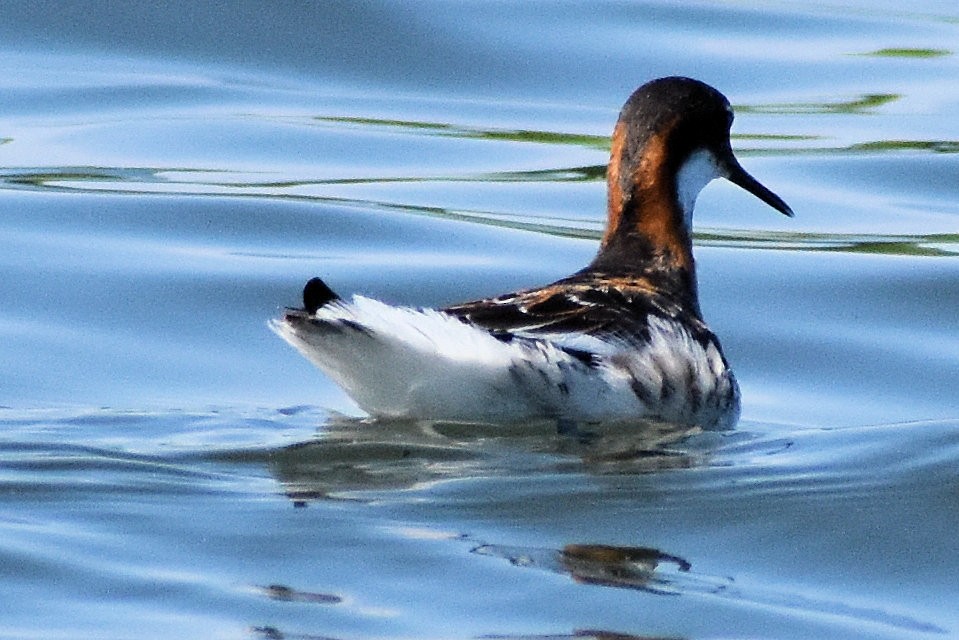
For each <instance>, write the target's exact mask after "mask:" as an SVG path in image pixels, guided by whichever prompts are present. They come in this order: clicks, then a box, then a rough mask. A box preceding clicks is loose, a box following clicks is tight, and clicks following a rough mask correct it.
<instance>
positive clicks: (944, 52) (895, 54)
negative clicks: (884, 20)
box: [858, 47, 952, 58]
mask: <svg viewBox="0 0 959 640" xmlns="http://www.w3.org/2000/svg"><path fill="white" fill-rule="evenodd" d="M858 55H863V56H874V57H878V58H941V57H943V56H950V55H952V51H949V50H948V49H911V48H899V47H891V48H887V49H879V50H877V51H870V52H869V53H861V54H858Z"/></svg>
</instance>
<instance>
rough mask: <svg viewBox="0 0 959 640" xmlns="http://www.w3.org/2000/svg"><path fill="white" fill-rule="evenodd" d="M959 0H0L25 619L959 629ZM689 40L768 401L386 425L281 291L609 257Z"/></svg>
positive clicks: (732, 260) (111, 629)
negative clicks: (672, 421) (656, 426)
mask: <svg viewBox="0 0 959 640" xmlns="http://www.w3.org/2000/svg"><path fill="white" fill-rule="evenodd" d="M957 53H959V9H957V8H956V7H955V3H953V2H945V1H936V0H924V1H922V2H920V3H918V4H915V5H910V6H909V7H908V8H907V7H906V6H905V5H903V4H902V3H893V2H878V3H877V2H871V1H870V2H866V1H865V0H863V1H860V2H855V1H850V2H836V3H831V4H829V5H818V4H816V5H813V4H810V5H808V6H807V5H795V4H793V3H776V2H768V3H749V2H743V3H720V2H699V3H668V2H642V3H596V2H589V3H561V4H541V3H536V4H527V3H519V2H505V3H495V4H492V3H443V2H440V3H430V2H420V3H409V4H355V5H353V4H351V5H346V4H343V5H340V4H338V3H329V4H311V3H269V4H263V3H257V2H234V3H228V4H226V5H220V4H217V3H206V4H203V3H200V4H198V3H193V4H191V5H189V6H188V5H182V4H174V5H171V6H170V7H161V6H157V5H143V4H141V3H126V2H98V3H76V4H64V3H47V2H37V3H23V4H22V5H20V6H15V5H3V6H0V358H2V360H0V362H2V363H3V367H2V368H0V406H2V409H0V577H2V580H0V637H3V638H40V637H42V638H81V637H82V638H130V637H137V638H154V637H156V638H171V637H177V638H192V637H196V638H252V639H257V640H261V639H262V640H274V639H278V638H289V639H305V638H320V637H323V638H477V637H500V638H542V637H549V638H567V637H568V638H640V637H642V638H646V637H669V638H677V637H683V638H772V637H775V638H810V637H814V638H823V637H828V638H942V637H953V636H959V614H957V613H956V607H955V603H956V602H957V601H959V588H957V582H956V580H955V575H956V573H957V572H959V542H957V537H956V531H957V530H959V501H957V495H959V472H957V469H959V398H957V393H956V389H957V382H959V324H957V320H956V309H957V308H959V286H957V284H959V259H957V258H959V230H957V227H959V204H957V203H959V199H957V198H956V185H957V184H959V183H957V180H956V177H957V176H959V154H957V152H959V138H957V135H956V131H957V128H959V127H957V125H959V121H957V117H956V115H955V114H956V113H957V107H959V89H957V86H956V83H955V82H954V78H955V77H956V75H957V72H959V58H957ZM667 74H684V75H691V76H694V77H698V78H700V79H702V80H705V81H707V82H709V83H711V84H713V85H715V86H716V87H718V88H719V89H720V90H722V91H723V92H724V93H725V94H726V95H727V96H729V98H730V99H731V101H732V103H733V105H734V107H735V108H736V110H737V114H738V115H737V119H736V123H735V125H734V127H733V133H734V140H733V144H734V147H735V148H736V150H737V154H738V155H739V156H740V158H741V160H742V162H743V164H744V165H745V166H746V167H747V169H748V170H749V171H750V172H751V173H753V174H754V175H755V176H757V177H758V178H759V179H760V180H761V181H762V182H764V183H765V184H767V185H768V186H769V187H770V188H772V189H773V190H774V191H776V192H777V193H779V194H780V195H781V196H783V198H784V199H785V200H786V201H787V202H788V203H789V204H790V205H791V206H792V207H793V209H794V210H795V211H796V213H797V215H796V217H795V218H794V219H786V218H784V217H783V216H780V215H779V214H777V213H775V212H773V211H772V210H770V209H769V208H768V207H766V206H765V205H763V204H762V203H761V202H759V201H758V200H755V199H754V198H752V197H750V196H749V195H748V194H746V193H744V192H742V191H741V190H738V189H737V188H736V187H734V186H732V185H728V184H721V183H714V184H712V185H710V186H709V187H708V188H707V189H706V190H705V191H704V192H703V193H702V195H701V196H700V198H699V200H698V208H697V215H696V234H697V235H696V257H697V262H698V266H699V280H700V290H701V298H702V306H703V309H704V313H705V315H706V318H707V319H708V321H709V322H710V325H711V326H712V328H713V329H714V330H715V332H716V333H717V334H718V335H719V336H720V337H721V338H722V341H723V345H724V347H725V351H726V354H727V356H728V358H729V360H730V361H731V362H732V364H733V366H734V368H735V370H736V373H737V376H738V378H739V380H740V382H741V384H742V388H743V397H744V399H743V420H742V421H741V423H740V424H739V426H738V427H737V429H736V430H735V431H732V432H729V433H705V434H703V433H700V434H696V433H685V434H677V433H674V432H669V431H662V432H650V431H649V430H643V431H637V430H624V429H610V430H604V431H602V432H600V433H598V434H597V438H596V439H595V440H593V441H590V442H588V443H580V442H576V441H572V440H571V439H569V438H563V437H560V436H557V435H556V434H554V433H552V431H551V430H550V429H549V428H548V427H546V426H544V425H533V424H531V425H516V426H515V427H510V428H498V429H497V428H490V427H471V428H466V427H463V426H457V425H442V424H441V425H418V424H409V425H406V424H394V425H389V426H386V425H380V424H376V423H370V422H368V421H364V420H363V419H362V414H361V412H359V410H358V409H356V408H355V406H353V405H352V403H351V402H350V401H349V399H348V398H346V397H345V396H344V395H343V394H342V392H340V391H339V390H338V389H337V388H336V387H335V386H334V385H333V384H332V383H331V382H329V381H328V380H326V379H325V378H324V377H323V376H322V375H321V374H320V373H319V372H318V371H316V370H315V369H313V368H312V367H311V366H310V365H309V364H308V363H307V362H306V361H305V360H303V359H302V358H301V357H300V356H298V355H297V354H296V353H295V352H293V351H292V350H291V349H289V348H288V347H287V346H286V345H284V344H283V343H282V342H281V341H279V340H277V339H276V337H275V336H273V335H272V334H271V333H270V331H269V330H268V329H267V326H266V322H267V321H268V320H269V319H270V318H271V317H274V316H275V315H276V314H277V313H278V312H279V311H280V309H282V308H283V307H284V306H286V305H291V304H296V303H297V302H298V297H299V293H300V289H301V287H302V285H303V283H304V282H305V281H306V280H307V279H308V278H309V277H312V276H315V275H321V276H323V277H324V278H325V279H326V280H327V281H328V282H330V283H331V284H332V285H333V286H334V287H335V288H336V289H337V290H338V291H341V292H343V293H350V292H360V293H363V294H365V295H370V296H374V297H379V298H383V299H386V300H389V301H392V302H396V303H402V304H412V305H430V306H433V305H442V304H448V303H453V302H457V301H460V300H465V299H472V298H476V297H480V296H485V295H491V294H496V293H500V292H503V291H507V290H512V289H516V288H519V287H523V286H531V285H536V284H542V283H545V282H549V281H552V280H555V279H556V278H558V277H562V276H564V275H566V274H568V273H570V272H572V271H574V270H576V269H578V268H579V267H581V266H582V265H583V264H585V263H586V262H587V261H588V260H589V259H590V258H591V256H592V255H593V254H594V252H595V250H596V245H597V239H598V237H599V234H600V233H601V230H602V226H603V219H604V205H605V185H604V182H603V168H604V165H605V163H606V160H607V153H608V136H609V133H610V131H611V128H612V125H613V123H614V122H615V119H616V115H617V112H618V109H619V107H620V106H621V104H622V102H623V101H624V100H625V98H626V97H627V96H628V95H629V93H630V92H631V91H632V90H633V89H634V88H635V87H636V86H638V85H639V84H641V83H643V82H645V81H647V80H649V79H651V78H653V77H657V76H661V75H667Z"/></svg>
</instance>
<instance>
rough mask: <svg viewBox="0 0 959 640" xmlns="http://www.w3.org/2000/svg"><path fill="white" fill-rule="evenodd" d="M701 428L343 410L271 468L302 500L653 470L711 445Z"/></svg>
mask: <svg viewBox="0 0 959 640" xmlns="http://www.w3.org/2000/svg"><path fill="white" fill-rule="evenodd" d="M697 433H699V430H698V429H696V428H689V427H677V426H675V425H669V424H664V423H655V422H649V423H642V424H641V425H637V424H636V423H630V424H622V425H604V426H603V427H602V428H597V429H596V430H595V431H592V432H590V433H589V434H578V435H577V436H575V437H574V436H570V435H563V434H557V433H556V431H555V427H554V425H552V424H551V423H549V422H545V421H544V422H543V423H525V424H517V425H512V426H502V425H495V426H493V425H474V424H470V425H467V424H459V423H440V422H412V421H411V422H398V421H390V422H378V421H376V420H369V419H350V418H337V419H334V420H331V421H330V422H328V423H327V424H324V425H322V426H321V427H320V429H319V430H318V432H317V436H316V437H315V438H314V439H312V440H309V441H307V442H302V443H298V444H295V445H291V446H286V447H282V448H280V449H276V450H274V451H272V452H270V454H269V462H270V470H271V472H272V474H273V475H274V477H275V478H276V479H277V480H278V481H279V482H280V483H282V485H283V488H284V492H285V493H286V494H287V495H288V496H289V497H290V499H291V500H293V501H294V504H295V505H296V506H305V505H306V504H308V503H309V501H311V500H326V499H339V500H365V499H367V498H369V497H370V492H379V491H388V490H402V489H410V488H415V487H417V486H420V485H424V484H429V483H432V482H437V481H442V480H450V479H465V478H471V477H490V476H494V475H522V474H527V473H528V474H537V473H564V472H567V473H568V472H573V473H575V472H583V471H585V472H587V473H590V474H596V475H613V474H643V473H654V472H659V471H664V470H669V469H685V468H690V467H694V466H697V465H699V464H702V462H703V460H704V459H705V457H706V456H707V455H708V453H707V451H706V450H702V448H701V447H693V446H689V438H690V437H691V436H694V435H696V434H697Z"/></svg>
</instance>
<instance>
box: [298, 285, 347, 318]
mask: <svg viewBox="0 0 959 640" xmlns="http://www.w3.org/2000/svg"><path fill="white" fill-rule="evenodd" d="M339 299H340V296H338V295H336V293H335V292H334V291H333V290H332V289H330V287H329V286H328V285H327V284H326V283H325V282H323V279H322V278H311V279H310V281H309V282H307V283H306V286H305V287H303V309H304V310H305V311H306V312H307V313H309V314H310V315H312V314H314V313H316V311H317V309H321V308H323V307H325V306H326V305H328V304H329V303H331V302H334V301H336V300H339Z"/></svg>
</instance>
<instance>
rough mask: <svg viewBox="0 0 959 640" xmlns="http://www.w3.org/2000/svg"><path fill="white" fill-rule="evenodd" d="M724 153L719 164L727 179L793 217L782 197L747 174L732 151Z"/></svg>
mask: <svg viewBox="0 0 959 640" xmlns="http://www.w3.org/2000/svg"><path fill="white" fill-rule="evenodd" d="M724 155H725V157H724V158H723V159H722V160H721V163H720V166H721V168H722V170H723V172H724V175H725V178H726V179H727V180H729V181H730V182H732V183H733V184H736V185H739V186H740V187H742V188H743V189H745V190H746V191H748V192H749V193H751V194H753V195H754V196H756V197H757V198H759V199H760V200H762V201H763V202H765V203H766V204H768V205H769V206H770V207H772V208H773V209H775V210H776V211H779V212H780V213H782V214H785V215H787V216H789V217H790V218H792V217H793V210H792V209H791V208H790V207H789V205H788V204H786V203H785V201H784V200H783V199H782V198H780V197H779V196H777V195H776V194H775V193H773V192H772V191H770V190H769V189H767V188H766V187H764V186H763V185H762V183H760V182H759V180H757V179H756V178H754V177H752V176H751V175H749V173H747V172H746V170H745V169H743V168H742V165H740V164H739V161H738V160H736V157H735V156H734V155H733V153H732V151H730V152H729V153H728V154H724Z"/></svg>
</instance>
